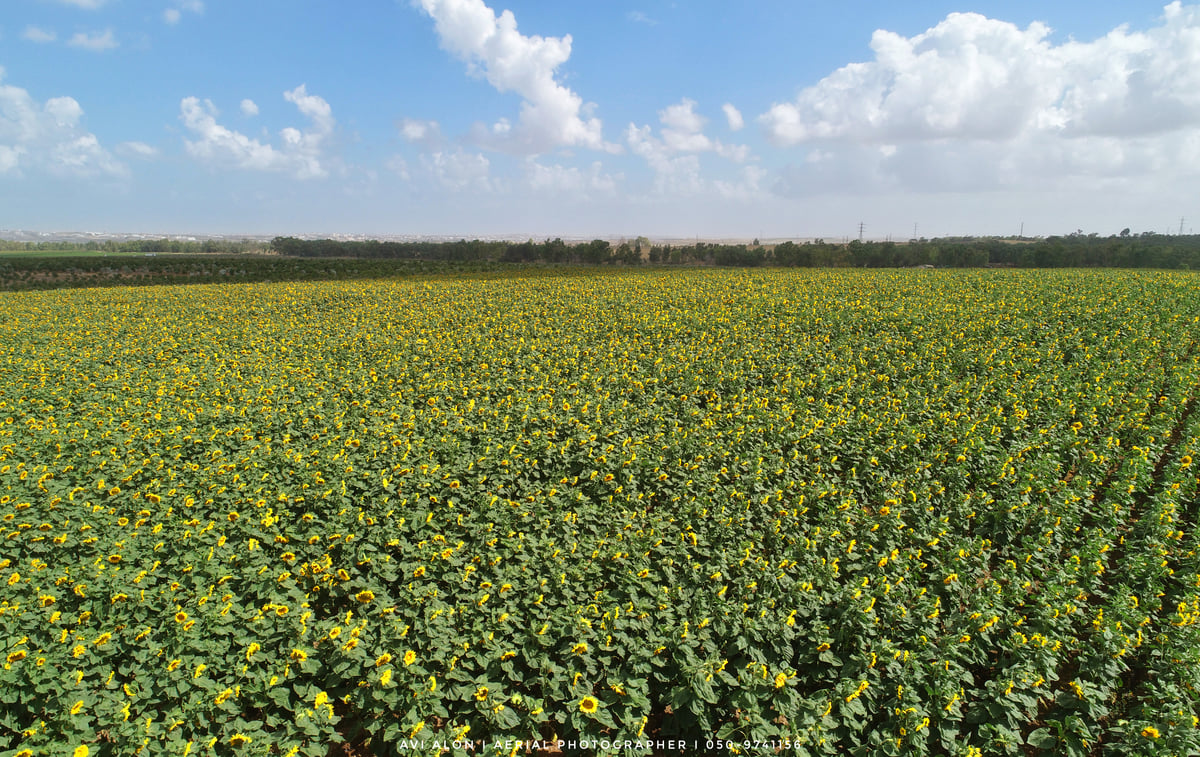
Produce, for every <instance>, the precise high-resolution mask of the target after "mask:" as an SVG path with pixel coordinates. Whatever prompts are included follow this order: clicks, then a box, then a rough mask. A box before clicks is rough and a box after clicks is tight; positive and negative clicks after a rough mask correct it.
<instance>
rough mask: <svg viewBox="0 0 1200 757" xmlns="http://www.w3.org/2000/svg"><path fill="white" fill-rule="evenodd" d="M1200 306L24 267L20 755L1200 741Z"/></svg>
mask: <svg viewBox="0 0 1200 757" xmlns="http://www.w3.org/2000/svg"><path fill="white" fill-rule="evenodd" d="M1198 336H1200V276H1197V275H1196V274H1191V273H1186V272H1183V273H1163V272H1128V271H1095V272H1079V271H1041V272H1037V271H959V272H945V271H913V270H909V271H895V270H893V271H859V270H840V271H829V270H754V271H746V270H712V269H708V270H706V269H683V270H663V269H657V270H647V271H639V270H631V271H607V272H600V271H599V270H597V269H569V270H566V271H563V272H557V273H556V272H555V271H553V270H549V269H547V270H541V271H529V272H526V273H525V274H522V275H516V276H511V277H499V276H496V277H492V278H485V277H483V276H472V277H465V276H464V277H456V276H453V275H443V276H439V277H437V278H421V277H412V278H407V279H403V280H399V279H397V280H378V281H325V282H312V283H276V284H222V285H195V286H186V287H184V286H157V287H143V288H123V287H113V288H106V289H86V290H83V289H66V290H57V291H48V292H4V293H0V540H2V543H3V545H4V546H3V549H2V550H0V555H2V557H0V639H3V640H4V645H5V646H4V649H3V655H5V656H6V659H7V662H6V664H5V665H4V668H3V670H0V752H3V751H4V750H12V751H10V752H6V753H9V754H13V753H15V754H50V753H53V754H61V753H66V754H71V753H72V750H74V749H75V748H76V747H79V746H82V745H87V746H88V747H89V749H90V751H89V754H92V755H95V754H109V753H113V754H118V753H119V754H126V753H130V752H131V751H132V750H133V749H136V748H137V747H138V746H141V745H143V744H144V743H145V744H147V746H146V750H147V752H144V753H151V754H159V753H162V754H184V753H188V754H209V753H212V754H222V755H225V754H279V755H290V754H311V755H325V754H327V753H328V752H329V745H330V744H331V743H332V742H335V741H339V740H342V739H345V740H349V741H351V742H354V743H355V744H356V745H357V746H356V749H357V750H358V751H357V752H355V753H356V754H375V755H384V754H413V753H414V750H413V749H410V748H409V747H412V746H416V747H418V748H417V749H416V752H422V751H423V752H431V751H433V749H434V747H433V746H432V745H433V743H434V740H435V739H436V740H439V741H451V740H453V739H456V738H457V739H465V740H475V744H476V746H478V745H479V741H480V740H486V741H487V743H488V744H489V745H491V744H493V742H494V741H495V740H497V739H504V738H510V739H512V738H526V739H528V738H544V739H552V738H561V739H571V740H576V741H578V740H580V739H584V740H590V739H597V740H601V739H602V740H606V741H612V740H614V739H615V740H619V741H622V742H623V741H626V740H628V741H631V742H635V744H636V743H643V742H644V741H645V740H647V739H655V740H661V739H668V738H671V739H676V738H680V739H685V740H687V742H688V743H689V744H692V745H693V746H694V747H695V750H698V751H703V750H704V749H705V747H706V745H707V742H708V741H709V740H715V739H733V740H736V741H738V742H742V741H743V740H746V739H751V740H753V739H758V740H765V741H768V742H771V744H772V745H770V746H767V747H762V746H759V747H751V748H749V749H745V748H743V749H742V751H743V753H746V752H749V753H755V754H759V753H770V752H772V751H773V750H774V749H776V748H784V753H787V754H904V755H923V754H951V755H983V754H1013V755H1024V754H1047V755H1062V754H1077V755H1084V754H1092V753H1098V752H1095V750H1096V749H1097V748H1099V749H1100V750H1101V752H1100V753H1104V754H1127V755H1152V754H1163V755H1167V754H1188V753H1196V751H1197V750H1200V730H1197V727H1196V725H1197V722H1198V721H1197V717H1198V716H1200V703H1198V694H1197V688H1196V687H1197V686H1200V557H1198V556H1197V549H1198V548H1200V531H1198V530H1197V529H1196V517H1197V508H1198V505H1197V502H1198V501H1200V495H1198V492H1197V477H1196V476H1197V467H1196V466H1195V465H1194V464H1193V458H1194V457H1195V456H1196V455H1197V453H1198V452H1200V441H1198V439H1200V415H1197V414H1196V413H1195V412H1194V409H1195V403H1196V399H1195V387H1196V386H1197V385H1198V383H1200V362H1198V361H1200V353H1197V352H1196V346H1195V345H1196V339H1197V337H1198ZM409 739H411V740H412V741H411V742H408V741H406V740H409ZM422 744H423V746H421V745H422ZM25 750H28V751H25ZM488 750H489V751H495V750H492V749H491V747H490V746H489V747H488ZM460 751H461V750H460ZM505 751H507V750H505ZM600 751H603V749H600ZM641 751H647V750H645V749H642V750H641Z"/></svg>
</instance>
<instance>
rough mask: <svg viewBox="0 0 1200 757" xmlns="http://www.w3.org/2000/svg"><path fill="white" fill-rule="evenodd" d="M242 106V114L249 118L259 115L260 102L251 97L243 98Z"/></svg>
mask: <svg viewBox="0 0 1200 757" xmlns="http://www.w3.org/2000/svg"><path fill="white" fill-rule="evenodd" d="M240 107H241V109H242V115H243V116H246V117H247V118H253V117H254V116H257V115H258V104H257V103H255V102H254V101H253V100H251V99H249V98H247V99H245V100H242V104H241V106H240Z"/></svg>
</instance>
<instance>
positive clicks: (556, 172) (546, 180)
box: [525, 158, 624, 199]
mask: <svg viewBox="0 0 1200 757" xmlns="http://www.w3.org/2000/svg"><path fill="white" fill-rule="evenodd" d="M623 178H624V177H623V176H622V175H621V174H616V175H612V174H606V173H604V165H603V164H602V163H601V162H600V161H598V160H597V161H593V162H592V164H591V166H589V167H588V169H587V170H586V171H581V170H580V169H578V168H576V167H575V166H563V165H559V164H552V165H544V164H542V163H539V162H538V161H537V160H534V159H533V158H530V159H529V160H527V161H526V163H525V182H526V184H527V185H528V187H529V188H530V189H532V190H533V191H535V192H542V193H546V194H550V195H554V196H563V195H566V196H571V197H576V198H579V199H587V198H588V197H590V196H591V195H594V194H601V195H611V194H613V193H614V192H615V191H616V189H617V184H618V182H620V181H621V180H622V179H623Z"/></svg>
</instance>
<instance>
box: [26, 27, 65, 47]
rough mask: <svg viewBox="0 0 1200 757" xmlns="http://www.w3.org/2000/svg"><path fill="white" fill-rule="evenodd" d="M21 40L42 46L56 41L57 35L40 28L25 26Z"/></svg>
mask: <svg viewBox="0 0 1200 757" xmlns="http://www.w3.org/2000/svg"><path fill="white" fill-rule="evenodd" d="M21 39H24V40H28V41H30V42H37V43H39V44H44V43H46V42H53V41H54V40H56V39H58V35H57V34H55V33H54V32H53V31H49V30H46V29H42V28H41V27H37V26H27V27H25V31H23V32H21Z"/></svg>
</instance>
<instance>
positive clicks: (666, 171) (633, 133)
mask: <svg viewBox="0 0 1200 757" xmlns="http://www.w3.org/2000/svg"><path fill="white" fill-rule="evenodd" d="M658 120H659V122H660V123H661V124H662V129H661V131H660V135H659V136H658V137H656V136H654V132H653V129H651V127H649V126H641V127H639V126H636V125H634V124H630V125H629V128H628V129H626V131H625V141H626V143H627V144H628V145H629V149H630V150H631V151H632V152H633V153H634V154H635V155H638V156H640V157H642V158H643V159H645V161H646V163H647V164H648V165H649V166H650V168H651V169H652V170H653V171H654V172H655V174H656V177H657V180H656V188H657V190H658V191H660V192H671V193H676V194H695V193H697V192H700V191H701V190H702V189H703V188H704V187H705V186H706V184H705V182H704V181H703V180H702V179H701V177H700V159H699V157H698V156H697V153H703V152H715V153H716V154H718V155H720V156H721V157H723V158H727V159H729V160H732V161H734V162H738V163H740V162H743V161H745V160H746V159H747V158H748V157H749V154H750V151H749V148H748V147H747V146H746V145H727V144H725V143H723V142H721V141H720V140H716V139H710V138H709V137H708V136H706V135H705V134H704V125H705V124H706V123H707V122H708V120H707V119H706V118H704V117H703V116H701V115H700V114H699V113H697V112H696V101H695V100H690V99H688V98H686V97H685V98H683V99H682V100H680V101H679V102H678V103H676V104H674V105H669V106H667V107H666V108H664V109H663V110H660V111H659V112H658Z"/></svg>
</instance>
